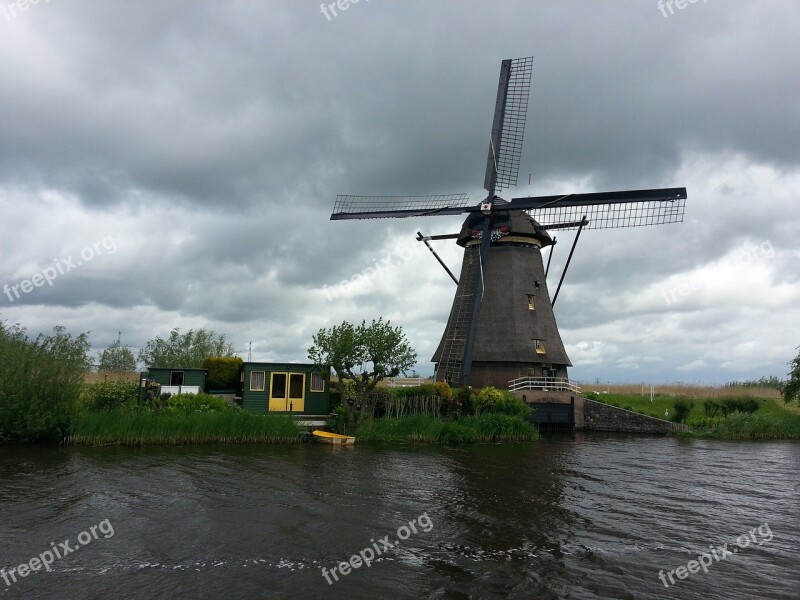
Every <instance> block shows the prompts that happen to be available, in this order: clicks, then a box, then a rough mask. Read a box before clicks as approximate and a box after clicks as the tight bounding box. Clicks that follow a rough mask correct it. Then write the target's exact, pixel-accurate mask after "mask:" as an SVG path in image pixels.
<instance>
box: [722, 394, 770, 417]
mask: <svg viewBox="0 0 800 600" xmlns="http://www.w3.org/2000/svg"><path fill="white" fill-rule="evenodd" d="M721 404H722V412H723V414H724V415H725V416H728V415H730V414H733V413H735V412H740V413H745V414H750V413H754V412H756V411H757V410H758V408H759V407H760V406H761V402H759V401H758V400H756V399H755V398H747V397H743V398H735V397H733V398H723V399H722V402H721Z"/></svg>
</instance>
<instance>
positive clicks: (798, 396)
mask: <svg viewBox="0 0 800 600" xmlns="http://www.w3.org/2000/svg"><path fill="white" fill-rule="evenodd" d="M797 349H798V350H800V346H798V347H797ZM789 366H790V367H791V368H792V370H791V371H790V372H789V381H787V382H786V385H785V386H783V400H784V402H786V404H789V402H791V401H792V400H800V354H798V355H797V356H796V357H795V359H794V360H793V361H791V362H790V363H789Z"/></svg>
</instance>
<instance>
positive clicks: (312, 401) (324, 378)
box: [239, 362, 331, 415]
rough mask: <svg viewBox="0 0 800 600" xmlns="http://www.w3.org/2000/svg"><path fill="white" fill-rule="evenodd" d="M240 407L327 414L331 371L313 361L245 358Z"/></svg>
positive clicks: (328, 410) (329, 408) (253, 410)
mask: <svg viewBox="0 0 800 600" xmlns="http://www.w3.org/2000/svg"><path fill="white" fill-rule="evenodd" d="M239 383H240V386H241V398H242V408H245V409H247V410H249V411H252V412H254V413H267V412H273V413H287V414H288V413H292V414H300V415H327V414H329V413H330V410H331V395H330V373H325V372H320V371H319V370H317V369H315V368H314V365H312V364H299V363H264V362H246V363H244V364H243V365H242V368H241V370H240V372H239Z"/></svg>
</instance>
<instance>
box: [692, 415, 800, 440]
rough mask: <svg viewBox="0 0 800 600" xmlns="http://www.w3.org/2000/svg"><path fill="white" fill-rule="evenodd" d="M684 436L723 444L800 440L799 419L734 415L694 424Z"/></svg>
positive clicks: (788, 416) (784, 416) (785, 416)
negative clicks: (750, 441) (740, 441)
mask: <svg viewBox="0 0 800 600" xmlns="http://www.w3.org/2000/svg"><path fill="white" fill-rule="evenodd" d="M680 435H683V436H690V437H704V438H715V439H724V440H800V415H795V414H791V413H785V414H783V415H778V414H764V413H761V414H759V413H754V414H745V413H734V414H731V415H728V416H727V417H722V418H716V419H705V420H701V421H698V422H696V423H695V424H693V426H692V431H691V432H686V433H681V434H680Z"/></svg>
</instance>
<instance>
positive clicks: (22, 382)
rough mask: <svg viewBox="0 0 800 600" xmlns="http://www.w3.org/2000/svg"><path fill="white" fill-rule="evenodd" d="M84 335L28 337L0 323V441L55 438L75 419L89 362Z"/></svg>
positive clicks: (58, 330)
mask: <svg viewBox="0 0 800 600" xmlns="http://www.w3.org/2000/svg"><path fill="white" fill-rule="evenodd" d="M89 348H90V344H89V339H88V335H87V334H85V333H82V334H80V335H78V336H76V337H73V336H72V335H71V334H68V333H66V330H65V329H64V328H63V327H54V328H53V334H52V335H44V334H40V335H39V336H37V337H36V338H29V337H28V335H27V332H26V331H25V329H24V328H22V327H21V326H19V325H13V326H7V325H6V324H5V323H3V322H0V442H24V441H45V440H60V439H62V438H63V437H64V436H66V435H67V434H68V433H69V431H70V429H71V428H72V426H73V424H74V419H75V416H76V413H77V410H78V406H79V400H80V394H81V389H82V386H83V378H84V375H85V373H86V372H87V370H88V369H89V366H90V360H89V354H88V353H89Z"/></svg>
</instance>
